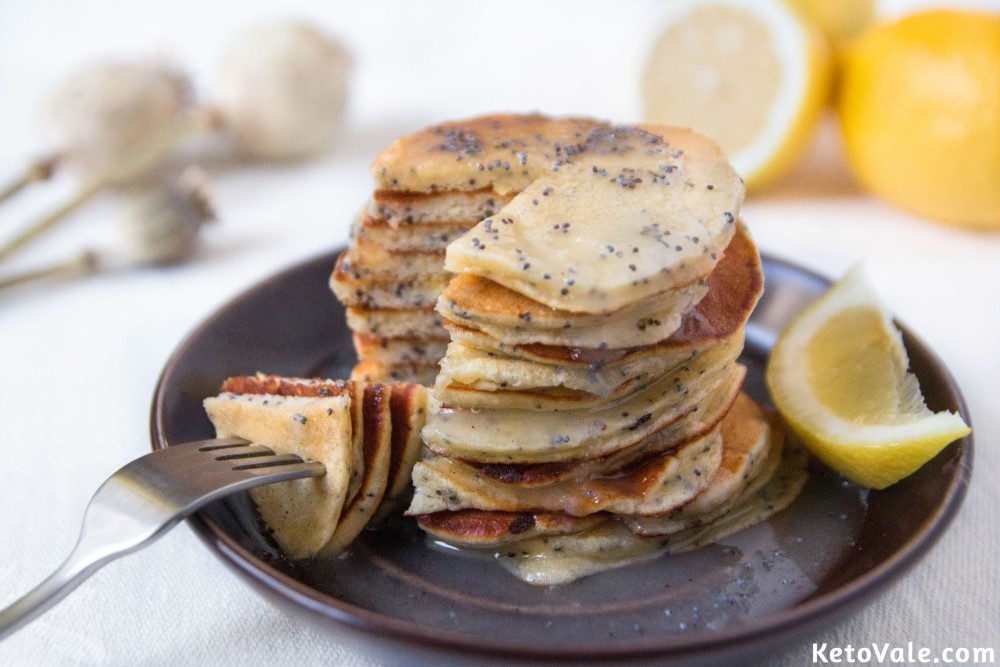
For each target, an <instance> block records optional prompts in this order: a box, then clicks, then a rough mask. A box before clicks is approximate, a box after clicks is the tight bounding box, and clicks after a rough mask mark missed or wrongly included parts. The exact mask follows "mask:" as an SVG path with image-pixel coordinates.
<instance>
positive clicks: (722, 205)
mask: <svg viewBox="0 0 1000 667" xmlns="http://www.w3.org/2000/svg"><path fill="white" fill-rule="evenodd" d="M656 129H657V132H658V134H653V133H652V132H649V131H646V130H643V129H639V128H599V129H597V130H594V131H592V132H591V133H589V135H588V136H587V137H586V139H585V141H584V142H583V146H584V148H583V149H582V153H583V154H582V155H578V156H577V158H575V159H576V161H575V162H572V163H568V164H561V165H559V166H556V167H555V168H554V169H552V170H551V171H550V172H548V173H546V174H544V175H542V176H541V177H540V178H538V179H537V180H535V181H533V182H532V183H531V184H530V185H528V186H527V187H526V188H525V189H524V190H523V191H522V192H521V193H520V194H519V195H517V196H516V197H514V199H513V200H511V202H510V203H509V204H507V206H505V207H504V208H503V209H502V210H501V211H500V212H498V213H497V214H496V215H494V216H492V217H490V218H487V219H486V220H483V221H482V222H480V223H479V224H478V225H476V227H474V228H473V229H472V230H470V231H469V233H468V234H466V235H465V236H464V237H462V238H461V239H460V240H458V241H455V242H453V243H452V244H451V245H449V246H448V250H447V254H446V259H445V268H446V269H447V270H448V271H451V272H452V273H472V274H475V275H479V276H482V277H484V278H488V279H490V280H493V281H494V282H497V283H499V284H501V285H503V286H504V287H507V288H509V289H511V290H514V291H516V292H519V293H521V294H524V295H525V296H527V297H529V298H531V299H533V300H535V301H537V302H539V303H542V304H545V305H547V306H550V307H553V308H558V309H562V310H569V311H573V312H587V313H607V312H612V311H615V310H618V309H620V308H623V307H625V306H627V305H629V304H631V303H634V302H636V301H639V300H641V299H643V298H646V297H649V296H652V295H654V294H657V293H660V292H665V291H667V290H670V289H676V288H678V287H681V286H684V285H688V284H690V283H692V282H694V281H695V280H697V279H698V278H699V277H701V276H704V275H707V274H708V273H709V272H710V271H711V269H712V268H713V267H714V266H715V264H716V262H717V261H718V257H719V256H720V255H721V253H722V251H723V250H724V249H725V247H726V246H727V245H728V244H729V240H730V239H731V238H732V236H733V233H734V232H735V221H736V216H737V215H738V213H739V207H740V205H741V203H742V201H743V183H742V180H741V179H740V178H739V176H738V175H737V174H736V172H735V171H733V169H732V167H731V166H730V165H729V163H728V162H727V161H726V158H725V156H724V154H723V153H722V151H721V149H719V147H718V146H717V145H716V144H715V143H714V142H712V141H711V140H709V139H708V138H706V137H704V136H702V135H699V134H697V133H695V132H693V131H690V130H680V129H677V128H668V127H662V128H660V127H658V128H656ZM661 135H662V136H661ZM545 275H548V276H549V279H547V280H546V279H544V276H545Z"/></svg>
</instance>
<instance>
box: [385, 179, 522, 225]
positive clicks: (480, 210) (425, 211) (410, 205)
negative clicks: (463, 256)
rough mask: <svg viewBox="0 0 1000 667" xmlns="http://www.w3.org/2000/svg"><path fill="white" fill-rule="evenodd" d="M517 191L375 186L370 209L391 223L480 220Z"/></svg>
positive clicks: (415, 223) (495, 210) (504, 203)
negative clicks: (411, 189) (410, 189)
mask: <svg viewBox="0 0 1000 667" xmlns="http://www.w3.org/2000/svg"><path fill="white" fill-rule="evenodd" d="M514 194H515V193H507V194H504V195H500V194H497V193H496V192H494V191H493V190H492V189H491V188H485V189H481V190H475V191H462V190H450V191H444V192H433V193H421V192H404V191H400V190H376V191H375V192H374V193H373V194H372V198H371V201H369V202H368V213H369V215H370V216H371V217H372V218H374V219H376V220H384V221H385V223H386V224H388V225H389V226H390V227H401V226H403V225H421V224H423V223H432V224H445V223H463V224H464V223H465V222H466V221H468V220H473V221H475V222H479V221H480V220H482V219H483V218H488V217H490V216H491V215H493V214H494V213H496V212H497V211H499V210H500V209H501V208H503V207H504V206H505V205H506V204H507V202H509V201H510V200H511V199H513V198H514ZM414 231H417V230H414Z"/></svg>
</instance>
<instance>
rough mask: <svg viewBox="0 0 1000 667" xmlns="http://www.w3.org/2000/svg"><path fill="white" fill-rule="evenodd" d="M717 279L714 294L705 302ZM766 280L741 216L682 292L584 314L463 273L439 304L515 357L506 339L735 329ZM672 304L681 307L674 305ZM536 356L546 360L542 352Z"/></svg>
mask: <svg viewBox="0 0 1000 667" xmlns="http://www.w3.org/2000/svg"><path fill="white" fill-rule="evenodd" d="M713 286H714V289H715V292H716V294H715V295H714V297H713V298H712V299H710V300H709V301H708V302H706V303H705V304H702V301H703V299H704V297H705V295H706V294H707V293H708V292H709V291H711V290H712V289H713ZM762 286H763V273H762V270H761V266H760V255H759V253H758V252H757V247H756V245H754V242H753V239H752V238H751V236H750V234H749V232H748V231H747V229H746V226H745V225H744V224H743V223H742V221H741V222H739V224H738V225H737V230H736V233H735V234H734V236H733V239H732V240H731V241H730V243H729V245H728V246H727V247H726V249H725V252H724V253H723V254H722V257H721V258H720V260H719V263H718V264H717V265H716V266H715V268H714V269H713V271H712V272H711V273H710V274H709V275H708V276H707V278H706V279H705V283H704V284H700V281H699V284H698V285H695V286H689V288H687V289H686V290H682V291H681V292H680V293H678V292H670V293H667V294H664V295H658V296H657V297H654V299H652V300H643V301H641V302H639V303H638V304H636V305H633V306H631V307H629V308H626V309H622V310H620V311H617V312H615V313H612V314H610V317H609V318H608V319H607V320H604V318H603V316H596V317H595V316H588V315H583V316H580V315H574V314H571V313H566V312H564V311H558V310H554V309H549V308H546V307H544V306H541V305H540V304H537V303H535V302H534V301H532V300H530V299H528V298H527V297H524V296H522V295H519V294H517V293H516V292H513V291H511V290H507V289H506V288H504V287H501V286H500V285H497V284H496V283H493V282H491V281H487V280H484V279H483V278H480V277H477V276H473V275H469V274H462V275H458V276H456V277H455V278H454V279H453V280H452V281H451V283H449V285H448V288H447V289H446V290H445V291H444V292H443V294H442V297H441V299H440V300H439V301H438V303H437V309H438V310H439V312H441V314H442V315H444V316H446V317H447V318H448V319H449V320H451V321H452V322H454V323H455V325H456V326H461V327H463V328H467V329H468V328H471V329H474V330H478V331H480V332H482V333H485V334H487V335H488V336H490V337H492V338H493V339H494V340H495V341H498V343H494V344H489V345H488V346H487V347H484V349H490V351H499V352H503V353H505V354H508V355H510V356H518V355H517V353H516V351H515V350H509V349H506V348H507V347H508V346H510V345H517V346H522V345H530V344H532V343H540V344H547V345H551V346H562V347H579V348H588V349H601V348H602V347H603V348H612V349H622V348H631V347H642V346H646V345H651V344H655V343H658V342H660V341H662V340H664V339H666V338H668V337H669V336H670V335H672V334H673V333H674V331H675V330H676V329H677V328H678V327H679V326H686V327H687V328H688V330H689V331H690V330H691V329H692V325H699V326H700V330H699V331H698V332H697V333H701V334H703V335H706V336H707V335H709V331H707V330H706V327H705V326H704V321H712V322H719V323H721V324H725V329H726V330H727V331H734V330H736V329H737V328H738V327H740V326H742V325H743V324H745V323H746V320H747V318H748V317H749V316H750V313H751V312H752V310H753V307H754V305H755V304H756V303H757V299H758V298H759V297H760V293H761V290H762ZM682 294H686V295H687V296H686V297H683V296H681V295H682ZM656 299H663V301H662V302H660V301H657V300H656ZM692 307H694V308H697V309H698V311H700V312H702V313H703V315H702V316H701V318H700V320H696V321H694V322H692V319H693V318H694V317H695V314H694V313H691V312H690V309H691V308H692ZM670 308H674V309H675V310H674V311H670ZM706 311H709V312H706ZM524 313H528V316H524V315H523V314H524ZM685 318H686V319H687V321H685ZM714 328H716V329H717V328H719V327H718V326H716V327H714ZM689 336H690V334H689ZM602 343H603V345H602ZM491 348H492V349H491ZM529 358H530V357H529ZM533 360H535V361H541V362H545V361H546V359H544V358H539V357H535V358H533ZM606 361H607V360H606Z"/></svg>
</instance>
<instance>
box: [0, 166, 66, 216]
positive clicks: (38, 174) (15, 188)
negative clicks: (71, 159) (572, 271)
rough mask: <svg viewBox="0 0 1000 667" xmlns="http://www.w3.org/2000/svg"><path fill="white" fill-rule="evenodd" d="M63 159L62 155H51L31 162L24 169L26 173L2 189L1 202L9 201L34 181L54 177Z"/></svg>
mask: <svg viewBox="0 0 1000 667" xmlns="http://www.w3.org/2000/svg"><path fill="white" fill-rule="evenodd" d="M61 159H62V156H61V155H50V156H49V157H47V158H42V159H41V160H35V161H34V162H32V163H31V164H29V165H28V168H27V169H25V170H24V173H22V174H21V175H20V176H19V177H18V178H17V179H16V180H14V181H13V182H11V183H9V184H7V186H6V187H5V188H3V189H2V190H0V204H2V203H3V202H5V201H7V200H8V199H10V198H11V197H13V196H14V195H16V194H17V193H18V192H20V191H21V190H23V189H24V188H26V187H28V186H29V185H31V184H32V183H35V182H38V181H47V180H49V179H50V178H52V174H53V172H55V170H56V167H57V166H59V162H60V160H61Z"/></svg>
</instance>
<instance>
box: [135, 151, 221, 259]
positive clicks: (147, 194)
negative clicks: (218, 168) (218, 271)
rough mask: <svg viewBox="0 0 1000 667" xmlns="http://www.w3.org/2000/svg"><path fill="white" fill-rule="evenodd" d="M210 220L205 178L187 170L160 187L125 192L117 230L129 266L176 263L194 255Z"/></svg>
mask: <svg viewBox="0 0 1000 667" xmlns="http://www.w3.org/2000/svg"><path fill="white" fill-rule="evenodd" d="M214 219H215V210H214V207H213V205H212V201H211V194H210V192H209V188H208V176H207V175H206V174H205V172H204V171H202V170H201V169H199V168H197V167H188V168H187V169H185V170H184V172H183V173H182V174H181V175H180V177H179V178H178V179H177V180H176V181H173V182H171V183H168V184H167V185H165V186H163V187H158V188H153V189H150V190H137V191H133V192H129V193H127V194H126V195H125V198H124V201H123V206H122V209H121V215H120V217H119V218H118V230H119V232H120V235H121V238H122V241H123V243H124V246H125V250H126V252H127V255H128V257H129V259H130V261H131V263H132V264H139V265H165V264H176V263H179V262H182V261H184V260H186V259H188V258H189V257H190V256H191V255H192V254H193V253H194V251H195V248H196V247H197V244H198V238H199V235H200V233H201V228H202V227H203V226H204V225H205V223H207V222H211V221H212V220H214Z"/></svg>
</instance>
